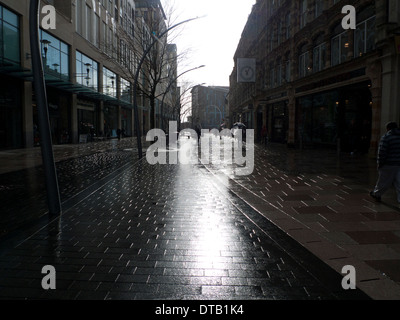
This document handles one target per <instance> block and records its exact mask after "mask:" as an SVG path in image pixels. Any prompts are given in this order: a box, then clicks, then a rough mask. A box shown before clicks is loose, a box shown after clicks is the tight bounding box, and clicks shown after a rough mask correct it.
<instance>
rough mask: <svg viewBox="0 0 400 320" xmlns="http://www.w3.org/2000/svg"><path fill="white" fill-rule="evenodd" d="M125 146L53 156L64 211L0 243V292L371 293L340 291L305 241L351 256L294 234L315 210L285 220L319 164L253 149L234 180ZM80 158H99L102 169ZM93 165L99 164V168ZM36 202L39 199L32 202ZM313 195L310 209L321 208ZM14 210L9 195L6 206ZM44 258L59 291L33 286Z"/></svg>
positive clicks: (172, 295)
mask: <svg viewBox="0 0 400 320" xmlns="http://www.w3.org/2000/svg"><path fill="white" fill-rule="evenodd" d="M124 143H127V144H126V145H121V146H120V147H115V145H111V146H112V147H111V148H103V149H102V150H104V151H103V152H102V153H101V156H99V153H98V152H97V151H95V152H94V153H93V154H91V155H90V153H88V154H86V155H85V157H86V158H83V157H81V158H80V159H76V160H74V157H71V158H70V159H69V160H66V159H64V160H63V162H61V163H58V164H57V170H58V172H59V179H60V186H61V187H60V190H61V193H62V198H63V199H64V202H63V204H64V206H63V208H64V209H63V214H62V215H61V216H60V217H58V218H55V219H54V220H52V221H45V219H42V220H41V224H40V225H41V228H40V229H38V226H39V224H37V225H36V227H35V228H32V229H29V231H25V232H24V233H20V234H19V236H16V237H13V238H12V239H11V240H13V241H11V242H8V241H7V242H3V246H2V248H1V249H2V250H1V252H0V270H1V274H0V298H1V299H10V298H17V299H78V300H80V299H101V300H103V299H106V300H112V299H174V300H179V299H186V300H200V299H211V300H212V299H222V300H225V299H226V300H230V299H235V300H257V299H271V300H272V299H278V300H294V299H296V300H297V299H309V300H320V299H368V296H367V295H365V294H364V293H363V292H361V291H360V290H350V291H345V290H343V289H342V287H341V281H342V279H343V276H342V275H341V274H340V272H338V271H335V270H334V269H335V268H332V265H331V264H329V263H327V262H326V261H325V260H326V259H324V258H323V257H322V258H321V256H320V255H318V254H317V255H314V254H312V253H310V251H311V252H313V250H310V247H311V246H313V245H316V246H320V248H321V250H325V251H326V252H328V251H329V252H330V253H334V254H336V256H335V257H334V259H332V261H338V266H339V265H341V266H343V265H344V264H346V263H348V262H349V260H347V258H348V256H347V255H345V254H344V253H343V252H339V253H338V252H337V251H335V250H337V248H335V249H333V248H331V247H328V246H327V245H326V243H324V242H320V241H318V240H316V239H312V238H311V239H310V238H309V239H307V241H306V243H305V242H304V241H301V239H300V240H299V239H298V238H297V237H296V236H295V235H294V233H296V232H298V231H303V228H304V224H307V221H306V220H304V219H305V218H306V217H307V218H308V223H309V226H308V227H310V226H315V225H316V224H315V223H314V220H312V219H311V215H313V217H314V215H318V217H321V216H320V215H319V213H313V210H311V211H306V212H304V213H300V214H299V212H296V222H301V223H303V225H301V227H300V226H299V225H297V226H295V227H293V226H290V227H289V228H285V226H284V224H285V223H286V224H287V223H288V220H289V218H288V212H289V208H290V209H291V210H292V209H293V208H301V207H304V204H305V203H304V202H301V201H307V199H306V198H307V197H306V198H304V197H305V196H306V195H308V197H311V195H312V194H313V192H314V191H315V188H310V186H308V185H307V184H308V183H309V180H307V179H308V178H315V175H318V174H321V173H320V172H319V173H318V172H316V171H318V170H319V169H318V167H317V166H314V165H312V164H310V163H308V164H306V163H304V167H302V166H301V165H296V162H297V163H299V160H298V159H297V160H296V161H294V162H292V164H293V165H292V167H290V166H289V167H288V165H287V163H286V164H285V163H283V162H282V161H280V160H279V157H278V155H279V154H280V153H281V154H284V152H285V151H284V150H281V149H280V148H277V149H269V150H267V149H265V150H264V149H262V148H259V147H257V149H256V168H255V169H256V170H255V172H254V173H253V175H251V176H248V177H242V178H238V177H235V176H232V175H231V173H230V170H231V169H232V168H231V167H229V166H220V167H219V166H218V165H202V164H201V163H197V164H192V165H156V166H151V165H149V164H148V163H147V162H146V161H145V159H143V160H142V161H137V158H136V153H135V150H134V148H133V149H132V148H130V147H129V143H128V141H126V142H124ZM273 155H276V156H273ZM292 155H293V153H292ZM266 156H268V158H266ZM75 157H76V156H75ZM280 157H281V159H285V160H287V161H289V160H290V158H289V156H284V157H282V155H281V156H280ZM85 159H86V160H85ZM87 159H98V161H97V164H98V165H93V166H92V165H90V164H88V161H87ZM103 159H107V161H108V160H109V161H111V162H107V161H105V162H103ZM271 162H273V163H271ZM95 164H96V162H95ZM354 165H355V166H356V165H357V164H356V162H354ZM367 165H368V164H366V166H367ZM63 166H65V169H61V168H62V167H63ZM279 166H280V169H278V168H279ZM323 167H324V165H323V164H322V168H323ZM345 167H346V168H347V170H349V172H350V171H351V168H350V166H349V165H347V166H345ZM100 168H105V169H106V170H104V172H103V173H101V174H100V173H98V171H99V169H100ZM288 168H289V170H288ZM76 169H78V170H76ZM31 170H34V171H35V172H39V171H40V169H38V168H36V169H31ZM62 170H65V171H62ZM280 170H282V171H280ZM284 170H286V171H284ZM329 170H332V172H329ZM336 170H337V166H334V165H332V163H331V168H330V169H329V168H328V170H325V173H324V174H325V178H326V179H327V180H328V179H330V178H331V177H330V176H329V174H332V175H334V174H339V172H338V171H336ZM28 171H30V170H27V171H25V172H28ZM75 171H77V172H79V174H78V175H77V176H76V177H75V175H74V174H72V173H73V172H75ZM62 172H64V173H62ZM71 174H72V175H71ZM7 175H9V177H12V176H13V175H17V176H18V175H21V177H22V176H23V177H25V178H26V173H21V172H18V171H17V172H14V173H11V172H9V173H7V174H3V175H1V178H2V185H4V187H5V188H6V187H7V185H10V182H9V181H10V180H7V181H6V180H3V177H4V176H7ZM357 176H359V175H357ZM68 177H70V178H68ZM83 177H84V178H85V179H86V180H85V179H83ZM373 178H374V177H373V176H372V178H371V179H373ZM9 179H11V178H9ZM21 179H22V178H21ZM290 179H295V180H296V179H297V183H298V186H297V187H304V188H308V189H307V190H308V191H307V194H306V195H305V192H304V190H305V189H303V190H302V192H301V193H298V194H296V195H295V194H291V193H289V192H288V191H289V190H292V191H293V190H294V189H296V188H293V187H291V188H287V186H288V185H289V186H290V183H289V180H290ZM301 179H302V180H301ZM335 179H337V176H335ZM4 181H5V182H4ZM32 181H35V182H37V181H36V180H32ZM301 181H302V182H303V183H301ZM351 181H353V182H354V181H356V180H351ZM7 182H8V184H7ZM292 182H293V181H292ZM356 182H357V183H359V184H361V182H360V181H358V180H357V181H356ZM39 185H40V183H39ZM319 185H320V184H319ZM341 185H344V186H347V184H345V183H342V184H341ZM64 186H65V187H64ZM278 186H280V187H279V188H278ZM364 187H365V185H364ZM358 188H359V187H358ZM26 189H27V190H29V192H30V193H29V192H28V194H30V195H31V198H30V199H32V200H30V201H31V202H25V201H20V202H21V206H24V207H23V208H26V212H29V211H31V212H34V213H35V214H38V213H40V214H41V215H44V214H45V211H44V208H45V203H44V201H45V200H44V199H40V198H38V197H37V196H38V194H40V193H41V191H40V189H30V188H26ZM326 189H328V188H325V189H324V190H326ZM357 190H358V189H357ZM296 191H301V189H296ZM335 192H336V191H335ZM363 192H365V191H364V190H363ZM331 193H332V191H331ZM10 194H11V195H13V193H10ZM77 194H78V196H77ZM260 196H262V198H263V200H262V201H261V200H260ZM296 196H297V198H296ZM285 197H286V198H285ZM43 198H44V196H43ZM314 200H315V199H314ZM320 200H321V199H318V201H320ZM328 200H329V201H331V200H332V199H328ZM328 200H327V201H328ZM35 201H36V202H38V203H39V204H37V206H36V207H32V203H34V202H35ZM296 201H297V202H296ZM310 201H311V200H310ZM318 201H317V203H316V204H318V206H316V207H318V208H319V210H321V208H322V207H324V208H325V205H323V204H322V203H320V202H318ZM40 203H41V204H40ZM369 203H371V202H369ZM325 204H326V203H325ZM371 205H372V204H371ZM374 205H375V204H374ZM310 207H311V206H310ZM13 208H14V210H15V208H16V207H15V206H14V207H13V202H9V205H8V207H7V209H8V210H9V211H8V212H12V210H13ZM29 208H30V210H29ZM65 208H66V209H65ZM284 209H285V210H284ZM286 209H287V210H286ZM299 211H300V212H301V209H299ZM386 211H387V210H386ZM392 211H393V210H392ZM14 212H16V210H15V211H14ZM329 213H330V212H327V214H329ZM365 213H367V212H365ZM322 214H324V212H322ZM278 215H279V216H278ZM277 217H278V218H277ZM299 217H301V218H302V219H303V220H301V219H299V220H298V218H299ZM271 221H272V222H273V223H271ZM293 221H294V219H293V218H291V220H290V222H291V223H293ZM392 221H397V220H396V219H395V218H394V220H392ZM321 225H322V223H321V224H319V225H318V226H321ZM277 226H278V227H279V228H278V227H277ZM334 235H335V236H337V237H338V233H335V234H334ZM345 240H346V241H347V238H346V239H345ZM353 241H354V240H353ZM10 243H11V244H12V245H9V244H10ZM5 244H7V245H5ZM381 249H382V248H381ZM309 250H310V251H309ZM392 250H393V249H392ZM314 253H315V252H314ZM393 257H394V260H396V255H393ZM343 258H345V259H343ZM343 263H344V264H343ZM328 264H329V265H330V267H329V266H328ZM44 265H53V266H54V267H55V268H56V270H57V290H52V291H50V292H48V291H44V290H43V289H42V288H41V280H42V278H43V274H42V273H41V268H42V267H43V266H44ZM361 280H362V279H361ZM375 280H376V279H375Z"/></svg>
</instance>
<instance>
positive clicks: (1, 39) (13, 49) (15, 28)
mask: <svg viewBox="0 0 400 320" xmlns="http://www.w3.org/2000/svg"><path fill="white" fill-rule="evenodd" d="M19 35H20V27H19V18H18V16H17V15H16V14H15V13H12V12H11V11H9V10H7V9H6V8H3V7H2V6H0V58H1V61H0V62H1V63H4V60H8V61H10V62H14V63H17V64H19V63H20V62H21V54H20V37H19Z"/></svg>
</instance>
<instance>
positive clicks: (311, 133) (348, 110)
mask: <svg viewBox="0 0 400 320" xmlns="http://www.w3.org/2000/svg"><path fill="white" fill-rule="evenodd" d="M369 85H370V84H369V83H367V82H366V83H362V84H358V85H352V86H347V87H342V88H338V89H335V90H331V91H325V92H320V93H315V94H311V95H307V96H303V97H299V98H297V100H296V140H297V141H298V143H299V144H300V145H301V146H302V147H317V146H325V147H336V148H340V150H342V151H343V152H360V153H366V152H368V150H369V147H370V142H371V122H372V111H371V105H372V102H371V93H370V90H369Z"/></svg>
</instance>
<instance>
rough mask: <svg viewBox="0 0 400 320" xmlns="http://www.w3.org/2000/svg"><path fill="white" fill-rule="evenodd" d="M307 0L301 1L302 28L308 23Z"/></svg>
mask: <svg viewBox="0 0 400 320" xmlns="http://www.w3.org/2000/svg"><path fill="white" fill-rule="evenodd" d="M307 10H308V7H307V0H301V1H300V29H302V28H303V27H304V26H305V25H306V24H307V12H308V11H307Z"/></svg>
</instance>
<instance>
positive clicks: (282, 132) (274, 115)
mask: <svg viewBox="0 0 400 320" xmlns="http://www.w3.org/2000/svg"><path fill="white" fill-rule="evenodd" d="M270 110H271V141H273V142H280V143H284V142H286V141H287V134H288V110H287V101H282V102H278V103H275V104H272V105H270Z"/></svg>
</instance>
